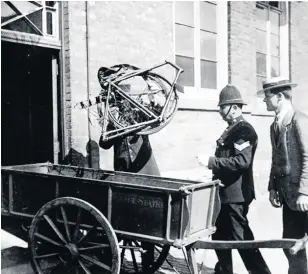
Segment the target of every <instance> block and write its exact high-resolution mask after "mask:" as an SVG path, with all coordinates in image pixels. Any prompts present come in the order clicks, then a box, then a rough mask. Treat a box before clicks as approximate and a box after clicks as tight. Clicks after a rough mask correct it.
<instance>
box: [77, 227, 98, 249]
mask: <svg viewBox="0 0 308 274" xmlns="http://www.w3.org/2000/svg"><path fill="white" fill-rule="evenodd" d="M96 228H97V224H96V225H94V226H92V227H91V229H90V230H89V231H88V233H87V234H86V235H83V236H82V238H81V239H80V240H79V241H78V244H81V243H82V242H83V241H84V240H85V239H87V238H88V237H89V236H90V234H91V233H93V231H95V230H96Z"/></svg>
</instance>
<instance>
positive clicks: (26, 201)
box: [12, 173, 56, 215]
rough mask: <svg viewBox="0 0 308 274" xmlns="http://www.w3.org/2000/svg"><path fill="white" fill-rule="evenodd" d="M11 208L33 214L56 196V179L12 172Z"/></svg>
mask: <svg viewBox="0 0 308 274" xmlns="http://www.w3.org/2000/svg"><path fill="white" fill-rule="evenodd" d="M12 175H13V192H12V210H13V211H14V212H15V213H22V214H30V215H35V214H36V212H37V211H38V210H39V209H40V208H41V207H42V206H43V205H44V204H46V203H47V202H49V201H51V200H53V199H55V198H56V192H55V190H56V181H55V180H54V179H53V178H50V177H48V176H39V175H37V176H34V175H33V174H26V173H12Z"/></svg>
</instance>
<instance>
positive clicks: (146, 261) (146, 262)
mask: <svg viewBox="0 0 308 274" xmlns="http://www.w3.org/2000/svg"><path fill="white" fill-rule="evenodd" d="M121 243H122V245H121ZM121 243H120V248H121V273H122V274H127V273H146V274H152V273H155V272H156V271H157V270H158V269H159V268H160V267H161V266H162V264H163V263H164V261H165V260H166V258H167V256H168V254H169V250H170V246H168V245H159V244H153V243H149V242H140V241H136V240H129V239H124V240H123V241H122V242H121ZM153 252H154V254H153Z"/></svg>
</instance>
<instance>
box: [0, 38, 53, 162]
mask: <svg viewBox="0 0 308 274" xmlns="http://www.w3.org/2000/svg"><path fill="white" fill-rule="evenodd" d="M1 46H2V48H1V68H2V72H1V76H2V77H1V78H2V81H1V97H2V100H1V106H2V109H1V114H2V121H1V122H2V125H1V127H2V131H1V148H2V150H1V161H2V163H1V164H2V165H3V166H5V165H17V164H29V163H40V162H46V161H50V162H54V161H55V159H54V158H55V155H56V154H54V143H56V142H57V139H58V137H57V136H56V137H55V135H54V132H55V125H56V127H58V121H54V120H55V118H54V117H57V116H54V114H55V113H54V112H55V111H56V112H57V105H58V104H56V106H54V105H55V104H54V102H55V101H54V98H55V97H54V96H55V92H56V93H57V90H58V89H57V82H58V81H57V80H56V81H55V77H56V78H57V75H54V74H55V73H54V71H55V70H54V67H53V64H54V62H53V60H54V58H55V56H57V54H58V51H56V50H54V49H49V48H43V47H38V46H31V45H24V44H18V43H12V42H5V41H1ZM55 83H56V84H55ZM56 120H57V119H56ZM56 132H58V130H56ZM55 139H56V140H55Z"/></svg>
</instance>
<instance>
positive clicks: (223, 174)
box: [208, 116, 258, 203]
mask: <svg viewBox="0 0 308 274" xmlns="http://www.w3.org/2000/svg"><path fill="white" fill-rule="evenodd" d="M257 143H258V136H257V133H256V132H255V130H254V128H253V127H252V126H251V125H250V124H249V123H248V122H247V121H246V120H245V119H244V118H243V116H240V117H238V118H236V119H235V120H234V121H233V122H232V123H231V124H230V125H229V127H228V128H227V129H226V130H225V131H224V132H223V134H222V135H221V137H220V138H219V139H218V140H217V148H216V152H215V157H210V158H209V162H208V168H210V169H212V170H213V179H220V180H221V183H222V184H223V185H224V187H222V188H220V199H221V202H222V203H241V202H251V201H252V200H253V199H254V198H255V190H254V180H253V159H254V154H255V151H256V148H257Z"/></svg>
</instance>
